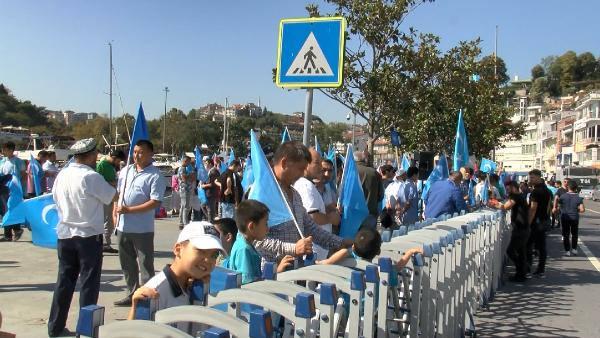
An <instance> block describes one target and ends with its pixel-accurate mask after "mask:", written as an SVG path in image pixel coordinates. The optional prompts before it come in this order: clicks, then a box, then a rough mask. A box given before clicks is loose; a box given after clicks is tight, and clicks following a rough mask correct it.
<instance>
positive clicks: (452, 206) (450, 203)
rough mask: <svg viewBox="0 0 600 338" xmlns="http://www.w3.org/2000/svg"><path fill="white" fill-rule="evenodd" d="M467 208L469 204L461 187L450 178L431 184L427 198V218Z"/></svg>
mask: <svg viewBox="0 0 600 338" xmlns="http://www.w3.org/2000/svg"><path fill="white" fill-rule="evenodd" d="M466 209H467V204H466V203H465V200H464V198H463V195H462V193H461V191H460V188H459V187H458V186H457V185H456V184H454V182H452V181H450V180H449V179H448V180H443V181H437V182H435V183H433V184H432V185H431V188H430V189H429V194H428V195H427V199H426V200H425V218H436V217H438V216H440V215H444V214H453V213H455V212H460V211H461V210H466Z"/></svg>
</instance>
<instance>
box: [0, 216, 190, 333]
mask: <svg viewBox="0 0 600 338" xmlns="http://www.w3.org/2000/svg"><path fill="white" fill-rule="evenodd" d="M178 233H179V229H178V222H177V219H176V218H171V219H166V220H157V221H156V235H155V239H154V243H155V260H154V269H155V270H157V271H160V270H161V269H162V268H163V266H164V265H165V264H167V263H169V262H170V261H171V257H172V247H173V244H174V243H175V240H176V239H177V235H178ZM114 241H116V237H114V236H113V242H114ZM113 247H115V248H116V245H115V244H114V243H113ZM57 270H58V259H57V257H56V250H51V249H44V248H40V247H37V246H34V245H32V244H31V233H30V232H29V231H25V233H24V234H23V237H22V238H21V240H20V241H19V242H7V243H0V311H1V312H2V317H3V323H2V330H3V331H7V332H12V333H16V334H17V337H19V338H29V337H31V338H39V337H47V328H46V324H47V320H48V314H49V312H50V303H51V301H52V292H53V290H54V284H55V282H56V277H57ZM125 289H126V288H125V282H124V280H123V278H122V273H121V267H120V264H119V257H118V254H105V256H104V262H103V265H102V279H101V286H100V298H99V300H98V304H99V305H104V306H105V307H106V312H105V321H106V322H112V321H115V320H123V319H125V318H126V317H127V312H128V310H129V308H124V307H115V306H113V305H112V303H113V302H114V301H115V300H118V299H120V298H122V297H123V296H124V292H125ZM78 290H79V286H78V287H77V289H76V292H75V294H74V296H73V301H72V302H71V309H70V312H69V319H68V321H67V328H68V329H70V330H71V331H75V327H76V325H77V318H78V311H79V305H78V304H79V292H78Z"/></svg>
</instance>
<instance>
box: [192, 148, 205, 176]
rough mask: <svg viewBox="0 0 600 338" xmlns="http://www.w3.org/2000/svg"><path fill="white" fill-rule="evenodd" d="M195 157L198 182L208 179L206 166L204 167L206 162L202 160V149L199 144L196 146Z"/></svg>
mask: <svg viewBox="0 0 600 338" xmlns="http://www.w3.org/2000/svg"><path fill="white" fill-rule="evenodd" d="M194 157H195V158H196V179H197V180H198V182H206V181H208V172H207V171H206V167H204V163H203V162H202V151H201V150H200V147H198V146H196V148H194Z"/></svg>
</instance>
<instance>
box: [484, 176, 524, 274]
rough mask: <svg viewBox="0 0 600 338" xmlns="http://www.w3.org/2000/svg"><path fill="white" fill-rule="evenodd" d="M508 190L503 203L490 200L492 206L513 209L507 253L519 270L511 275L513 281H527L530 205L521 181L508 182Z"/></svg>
mask: <svg viewBox="0 0 600 338" xmlns="http://www.w3.org/2000/svg"><path fill="white" fill-rule="evenodd" d="M506 187H507V192H508V200H507V201H506V202H505V203H504V204H502V203H500V202H498V201H496V202H490V207H492V208H496V209H501V210H511V212H510V223H511V226H512V232H511V236H510V243H509V244H508V248H507V249H506V254H507V255H508V257H509V258H510V259H511V260H512V261H513V263H515V268H516V270H517V272H516V273H515V275H514V276H511V277H510V278H509V280H510V281H511V282H517V283H521V282H525V281H526V280H527V279H526V278H525V274H526V272H527V271H526V270H527V240H528V239H529V233H530V231H529V223H528V216H529V213H528V206H527V201H526V200H525V197H523V195H522V194H521V193H520V191H519V183H517V182H515V181H510V182H509V183H508V185H507V186H506Z"/></svg>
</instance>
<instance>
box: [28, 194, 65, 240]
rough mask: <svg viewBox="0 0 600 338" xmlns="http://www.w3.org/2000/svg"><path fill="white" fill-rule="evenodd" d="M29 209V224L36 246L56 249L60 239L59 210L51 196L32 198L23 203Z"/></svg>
mask: <svg viewBox="0 0 600 338" xmlns="http://www.w3.org/2000/svg"><path fill="white" fill-rule="evenodd" d="M22 206H23V207H24V208H25V209H27V215H26V219H27V223H28V224H29V226H30V227H31V239H32V241H33V244H34V245H37V246H42V247H45V248H53V249H56V243H57V241H58V237H57V235H56V226H57V225H58V221H59V218H58V209H57V208H56V204H55V203H54V200H53V199H52V195H51V194H46V195H43V196H38V197H36V198H31V199H28V200H26V201H25V202H23V204H22Z"/></svg>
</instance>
